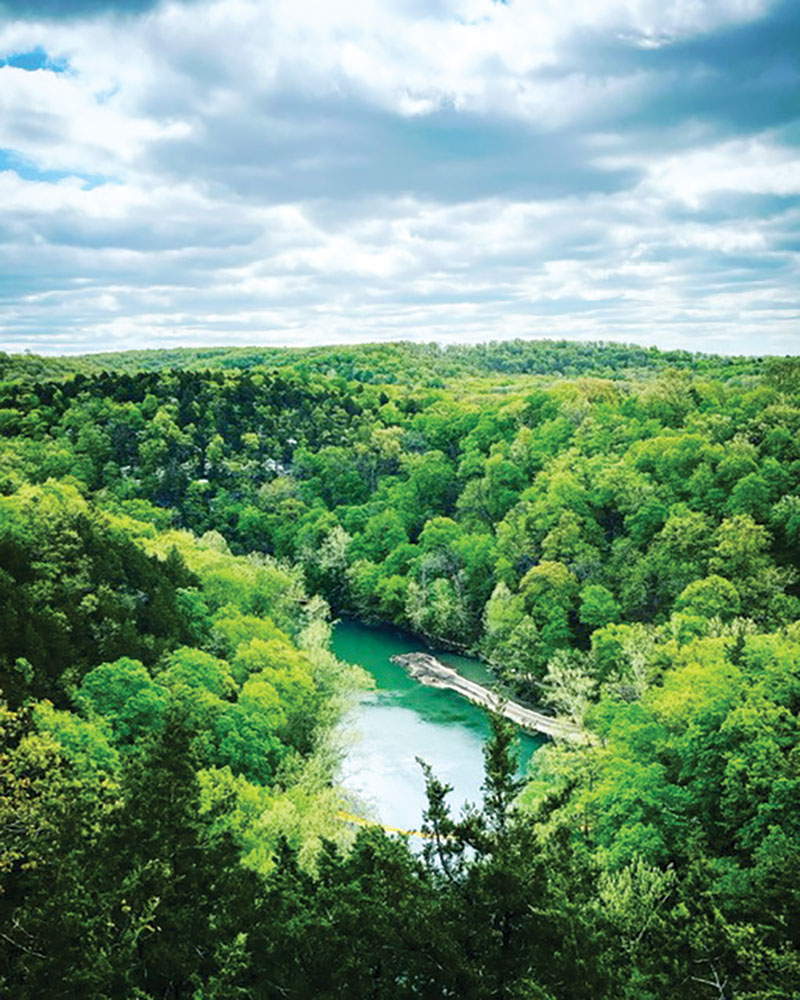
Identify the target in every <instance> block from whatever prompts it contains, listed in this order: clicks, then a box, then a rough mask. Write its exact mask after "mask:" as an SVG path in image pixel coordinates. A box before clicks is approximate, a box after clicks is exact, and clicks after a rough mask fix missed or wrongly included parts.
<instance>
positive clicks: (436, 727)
mask: <svg viewBox="0 0 800 1000" xmlns="http://www.w3.org/2000/svg"><path fill="white" fill-rule="evenodd" d="M424 648H425V646H424V643H422V641H421V640H420V639H419V638H418V637H416V636H412V635H409V634H408V633H405V632H401V631H399V630H396V629H390V628H370V627H367V626H366V625H361V624H359V623H358V622H353V621H342V622H340V623H339V624H338V625H337V626H336V628H335V630H334V635H333V650H334V652H335V653H336V655H337V656H338V657H339V658H340V659H342V660H347V661H348V662H350V663H358V664H360V665H361V666H362V667H364V668H365V670H367V671H368V672H369V673H370V674H371V675H372V677H373V678H374V679H375V690H374V691H369V692H366V693H365V694H364V695H363V697H362V698H361V699H360V701H359V704H358V706H357V708H356V710H355V711H354V713H353V717H352V718H351V719H350V720H348V725H349V726H350V727H351V728H352V729H354V730H355V734H356V739H355V740H354V742H353V744H352V747H351V749H350V751H349V752H348V755H347V759H346V760H345V762H344V765H343V767H342V772H341V783H342V785H343V786H344V787H345V788H346V789H347V790H348V791H350V792H351V793H352V794H353V795H354V796H356V797H357V799H358V800H359V802H360V804H361V805H360V808H361V811H362V812H363V813H364V814H365V815H368V816H370V818H372V819H376V820H380V821H381V822H382V823H385V824H387V825H389V826H395V827H399V828H400V829H404V830H417V829H419V825H420V821H421V818H422V810H423V809H424V808H425V805H426V800H425V782H424V780H423V777H422V771H421V769H420V767H419V764H417V762H416V760H415V758H416V757H421V758H422V759H423V760H425V761H427V762H428V763H429V764H430V765H431V766H432V767H433V770H434V772H435V773H436V775H437V776H438V777H439V778H440V779H442V780H443V781H446V782H447V783H448V784H450V785H452V786H453V788H454V791H453V792H452V793H451V795H450V805H451V808H453V809H454V810H455V811H456V812H457V811H458V809H460V807H461V805H462V804H463V803H464V801H465V800H469V801H471V802H476V803H477V802H480V799H481V793H480V786H481V783H482V781H483V755H482V748H483V743H484V740H485V739H486V737H487V736H488V734H489V724H488V721H487V717H486V713H485V712H484V711H483V709H481V708H478V707H477V706H476V705H473V704H471V703H470V702H468V701H467V700H466V699H465V698H463V697H462V696H461V695H458V694H456V693H455V692H454V691H441V690H439V689H437V688H432V687H426V686H425V685H423V684H420V683H419V681H415V680H412V679H411V678H410V677H409V676H408V674H407V673H406V671H405V670H404V669H403V667H400V666H398V665H397V664H395V663H391V662H390V661H389V657H390V656H394V655H395V654H396V653H409V652H413V651H415V650H420V649H424ZM435 655H436V656H437V658H438V659H439V660H441V661H442V662H443V663H446V664H447V665H448V666H451V667H454V668H455V669H456V670H458V671H459V672H460V673H462V674H463V675H464V676H465V677H468V678H470V680H474V681H477V682H478V683H480V684H484V685H487V686H491V684H492V676H491V673H490V672H489V671H488V670H487V668H486V667H485V666H484V665H483V664H482V663H481V662H480V660H476V659H473V658H472V657H467V656H457V655H455V654H452V653H442V652H438V651H436V654H435ZM542 742H543V740H542V739H539V738H536V737H534V736H531V735H528V734H527V733H520V744H519V751H520V767H521V769H522V770H523V771H524V769H525V767H526V765H527V763H528V761H529V760H530V757H531V754H532V753H533V752H534V750H536V748H537V747H539V746H541V744H542Z"/></svg>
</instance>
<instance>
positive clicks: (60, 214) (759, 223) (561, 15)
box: [0, 0, 800, 354]
mask: <svg viewBox="0 0 800 1000" xmlns="http://www.w3.org/2000/svg"><path fill="white" fill-rule="evenodd" d="M567 8H568V9H567ZM798 290H800V3H798V2H797V0H573V2H571V3H570V4H569V5H567V4H564V3H563V2H561V0H536V2H535V3H534V2H533V0H528V2H525V3H522V2H515V0H511V2H508V3H505V4H499V3H494V2H491V0H458V2H456V0H425V2H423V0H404V2H401V0H376V2H372V3H364V4H361V5H355V4H351V3H339V2H335V0H328V2H323V0H270V2H266V0H258V2H256V0H215V2H204V0H193V2H191V3H179V2H170V3H151V2H146V0H135V2H132V3H123V2H120V3H116V4H110V3H104V2H101V0H70V2H69V3H67V2H65V0H38V2H31V0H24V2H16V0H0V349H4V350H7V351H21V350H33V351H39V352H43V353H57V352H74V351H86V350H116V349H120V350H121V349H127V348H134V347H157V346H175V345H178V344H186V345H192V344H196V345H199V344H204V345H209V344H253V343H264V344H311V343H334V342H357V341H376V340H385V339H398V338H404V339H419V340H426V341H430V340H438V341H442V342H447V341H462V342H464V341H479V340H488V339H498V338H505V337H558V338H561V337H567V338H572V339H582V340H596V339H605V340H622V341H626V342H631V343H641V344H657V345H658V346H663V347H683V348H688V349H695V350H704V351H720V352H726V353H739V352H741V353H754V354H761V353H800V301H798V299H799V295H798Z"/></svg>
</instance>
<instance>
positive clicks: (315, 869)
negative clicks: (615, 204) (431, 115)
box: [0, 341, 800, 1000]
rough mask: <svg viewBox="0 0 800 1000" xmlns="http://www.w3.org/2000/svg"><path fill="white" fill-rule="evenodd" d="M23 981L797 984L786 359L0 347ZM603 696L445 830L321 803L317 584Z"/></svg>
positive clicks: (5, 595) (545, 684) (437, 823)
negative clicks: (529, 767) (347, 821)
mask: <svg viewBox="0 0 800 1000" xmlns="http://www.w3.org/2000/svg"><path fill="white" fill-rule="evenodd" d="M0 378H2V381H0V592H1V593H2V599H0V683H1V684H2V688H3V692H4V695H5V698H6V707H5V710H4V722H3V724H4V742H3V750H2V782H3V786H2V787H3V790H2V793H0V815H2V823H3V830H4V831H5V833H4V836H3V838H2V848H1V850H2V853H1V854H0V876H1V877H2V895H1V896H0V914H2V921H1V922H0V926H2V927H3V928H8V930H4V931H3V941H4V946H3V949H2V953H3V965H2V971H0V977H1V978H0V983H2V984H3V985H4V986H5V987H6V988H7V989H8V990H9V991H10V992H11V993H13V995H15V996H19V997H39V996H61V995H63V996H65V997H66V996H75V995H85V996H93V997H94V996H96V997H115V996H123V995H131V996H139V997H142V998H157V997H159V998H160V997H165V998H166V997H184V996H186V997H228V996H230V997H234V996H263V997H273V996H291V997H295V996H296V997H305V996H309V997H310V996H314V997H318V996H319V997H324V996H329V997H338V996H342V995H345V994H350V995H353V996H365V997H366V996H376V997H384V996H385V997H405V996H408V997H417V996H420V997H428V996H431V997H444V996H451V995H458V996H464V997H530V998H553V1000H555V998H559V1000H560V998H562V997H563V998H567V997H569V998H574V997H579V996H587V997H590V996H591V997H601V998H602V997H608V998H612V997H613V998H617V997H622V998H629V1000H640V998H641V1000H645V998H650V997H653V998H655V997H659V998H661V997H675V998H678V997H680V998H685V997H690V998H692V997H698V998H700V997H726V998H733V997H736V998H742V997H744V998H750V1000H767V998H770V1000H773V998H778V997H790V996H793V995H795V994H796V993H798V992H800V963H799V962H798V958H797V952H796V948H797V943H798V933H800V928H799V927H798V914H799V913H800V906H798V903H799V902H800V900H798V897H797V891H798V890H797V886H798V884H800V880H799V879H798V876H799V875H800V863H799V862H800V814H799V812H798V805H797V803H798V801H800V799H799V798H798V791H800V789H799V788H798V779H799V778H800V752H799V751H798V740H797V718H798V711H800V586H799V585H798V573H797V568H798V566H799V565H800V364H799V363H798V361H797V359H791V358H788V359H766V360H765V361H761V360H758V359H747V358H718V357H716V358H715V357H714V356H711V355H708V356H706V355H688V354H684V353H681V352H658V351H655V350H643V349H639V348H627V347H620V346H618V345H586V344H569V343H567V342H564V343H560V344H548V343H547V342H522V341H517V342H511V343H507V344H506V343H503V344H491V345H477V346H475V347H453V348H447V349H443V348H438V347H435V346H434V345H412V344H400V345H393V344H384V345H369V346H367V347H361V348H357V347H353V348H318V349H307V350H291V351H290V350H285V351H283V352H281V351H279V350H278V349H263V350H262V349H255V348H252V349H251V348H241V349H219V350H211V351H200V350H189V349H186V350H183V349H182V350H180V351H170V352H163V353H158V352H129V353H128V354H125V355H105V356H87V357H84V358H78V359H47V358H34V357H22V358H20V357H16V358H9V357H8V356H3V357H0ZM331 609H332V612H333V613H334V614H348V615H353V616H355V617H358V618H360V619H361V620H364V621H367V622H384V623H391V624H394V625H399V626H402V627H404V628H408V629H411V630H412V631H414V632H416V633H418V634H420V635H422V636H425V637H426V638H427V639H429V640H430V641H431V642H433V643H436V644H439V645H441V646H449V647H452V648H459V649H464V648H467V649H469V650H471V651H474V652H477V653H479V654H480V655H482V656H483V657H484V658H485V659H487V660H488V661H489V662H490V663H491V664H492V665H493V667H494V669H495V670H496V672H497V676H498V679H499V680H501V681H502V682H503V684H504V685H505V686H506V688H507V689H508V690H511V691H513V692H514V693H515V694H516V695H517V696H519V697H523V698H527V699H529V700H532V701H535V702H537V703H543V704H545V705H547V706H549V707H550V709H551V710H552V711H555V712H558V713H559V714H561V715H563V716H565V717H567V718H569V719H570V721H572V722H573V723H576V724H578V725H582V726H585V727H587V728H588V729H589V730H591V732H592V733H593V734H594V738H593V739H592V740H591V741H590V742H588V743H587V744H586V745H582V746H580V745H579V746H574V745H569V746H568V745H563V746H562V745H560V744H552V745H551V746H549V747H548V748H547V749H545V750H542V751H539V752H538V753H537V754H536V756H535V758H534V770H533V772H532V773H531V775H530V776H529V779H528V781H527V782H526V783H525V787H524V788H519V787H517V785H516V783H515V780H514V777H513V775H514V768H513V762H512V757H513V749H512V747H511V746H510V744H509V740H510V733H509V732H508V731H507V730H506V729H505V728H504V726H503V725H502V723H500V722H499V721H497V720H496V721H495V724H494V727H495V734H494V737H493V739H492V740H491V741H490V743H489V745H488V747H487V762H486V785H485V791H486V797H485V801H484V804H483V808H482V809H481V810H480V811H479V812H476V813H471V814H468V815H466V816H464V817H462V818H461V819H453V818H452V817H450V816H449V814H448V813H447V810H446V808H445V807H444V805H443V799H442V793H443V789H442V787H441V786H440V785H439V784H438V782H437V781H436V778H435V776H434V775H432V774H429V775H428V787H429V809H428V812H427V814H426V818H425V823H426V825H427V828H428V829H429V831H430V832H431V834H432V835H433V836H434V839H433V840H431V841H430V842H429V846H428V848H427V849H426V850H425V851H424V852H423V853H422V854H421V855H420V854H418V853H414V851H412V850H411V849H410V848H409V846H408V845H406V844H404V843H403V842H402V841H396V840H393V839H391V838H388V837H387V836H386V835H384V834H383V833H382V832H381V831H380V830H377V829H371V830H368V831H364V832H361V833H359V834H358V836H357V837H355V840H354V839H353V836H352V835H351V834H349V833H348V831H347V830H346V829H344V828H343V826H342V824H341V822H340V821H339V820H338V819H337V812H338V811H339V809H340V807H341V801H340V798H339V796H338V794H337V792H336V789H335V787H334V784H333V777H334V773H335V759H334V757H333V755H332V752H331V742H330V735H331V732H332V731H333V729H334V728H335V725H336V720H337V719H338V717H339V713H340V711H341V708H342V706H343V705H344V704H345V703H346V700H347V697H348V692H351V691H353V690H354V689H355V688H356V687H357V686H358V685H359V684H360V683H362V680H361V677H360V675H359V673H358V671H356V670H354V669H353V668H349V667H347V666H346V665H344V664H341V663H339V662H337V661H336V660H335V658H334V657H333V656H332V655H331V654H330V652H329V651H328V638H329V633H330V625H329V612H330V610H331Z"/></svg>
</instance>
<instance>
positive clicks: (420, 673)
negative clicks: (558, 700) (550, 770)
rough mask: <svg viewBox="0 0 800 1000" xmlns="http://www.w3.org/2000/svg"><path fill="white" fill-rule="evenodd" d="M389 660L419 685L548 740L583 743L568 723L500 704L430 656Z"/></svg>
mask: <svg viewBox="0 0 800 1000" xmlns="http://www.w3.org/2000/svg"><path fill="white" fill-rule="evenodd" d="M391 660H392V663H397V664H398V665H399V666H401V667H405V669H406V670H407V671H408V673H409V675H410V676H411V677H413V678H414V679H415V680H417V681H419V682H420V683H421V684H427V685H428V686H430V687H436V688H442V689H445V690H448V691H455V692H456V693H457V694H460V695H462V697H464V698H467V699H468V700H469V701H471V702H472V703H473V704H475V705H481V706H482V707H483V708H488V709H492V710H495V709H499V710H500V712H501V713H502V714H503V715H504V716H505V717H506V718H507V719H510V720H511V721H512V722H514V723H516V724H517V725H518V726H521V727H522V728H523V729H528V730H530V731H531V732H535V733H541V734H542V735H543V736H549V737H550V738H551V739H563V740H570V741H572V742H583V741H585V739H586V735H585V733H583V732H582V731H581V730H580V729H578V728H577V727H575V726H571V725H569V723H565V722H562V721H561V720H559V719H554V718H552V717H551V716H549V715H543V714H542V713H541V712H536V711H534V710H533V709H532V708H528V707H526V706H525V705H520V704H519V703H518V702H515V701H502V700H501V699H499V698H498V696H497V695H496V694H494V692H492V691H490V690H489V689H488V688H485V687H483V685H481V684H477V683H476V682H475V681H471V680H469V679H468V678H466V677H463V676H462V675H461V674H459V673H458V671H457V670H454V669H453V668H452V667H448V666H446V665H445V664H444V663H442V662H441V661H439V660H437V659H436V657H435V656H431V655H430V653H419V652H418V653H400V654H397V655H395V656H392V657H391Z"/></svg>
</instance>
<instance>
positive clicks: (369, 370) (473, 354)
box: [0, 340, 763, 386]
mask: <svg viewBox="0 0 800 1000" xmlns="http://www.w3.org/2000/svg"><path fill="white" fill-rule="evenodd" d="M263 366H267V367H271V368H284V367H288V366H291V367H292V368H294V369H295V370H296V371H297V372H299V373H309V374H310V373H316V374H322V375H334V376H338V377H340V378H344V379H347V380H350V381H356V382H366V383H371V384H381V383H388V384H392V383H397V384H403V385H407V384H422V385H429V386H437V385H439V386H441V385H443V384H445V383H446V382H448V381H450V380H452V379H456V378H463V377H465V376H482V375H497V374H500V375H502V374H512V375H520V374H528V375H556V376H562V375H563V376H567V377H574V376H577V375H584V374H592V375H598V376H602V377H604V378H623V377H629V376H631V375H635V374H636V373H648V372H655V371H662V370H664V369H666V368H679V369H682V370H688V371H692V372H704V373H709V374H710V373H714V374H715V375H717V376H718V377H721V378H729V377H731V376H733V375H745V374H754V373H758V372H760V371H762V369H763V359H761V358H755V357H744V356H738V357H732V356H731V357H727V356H723V355H716V354H704V353H692V352H689V351H661V350H659V349H658V348H656V347H650V348H645V347H637V346H635V345H626V344H617V343H611V342H608V343H604V342H588V341H587V342H581V343H579V342H576V341H569V340H561V341H550V340H505V341H493V342H491V343H486V344H474V345H468V344H450V345H445V346H440V345H438V344H435V343H430V344H423V343H413V342H400V343H389V344H380V343H377V344H363V345H354V346H336V347H304V348H290V347H209V348H189V347H181V348H176V349H174V350H141V351H122V352H119V353H108V354H84V355H75V356H61V357H44V356H39V355H35V354H24V355H20V354H16V355H7V354H3V353H2V352H0V378H7V379H17V378H24V379H43V378H60V377H64V376H67V375H70V374H75V373H81V374H84V375H91V374H97V373H99V372H103V371H107V372H128V373H133V372H140V371H153V372H161V371H166V370H169V369H177V368H179V369H182V370H191V371H203V370H207V369H239V370H245V371H246V370H248V369H251V368H258V367H263Z"/></svg>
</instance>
